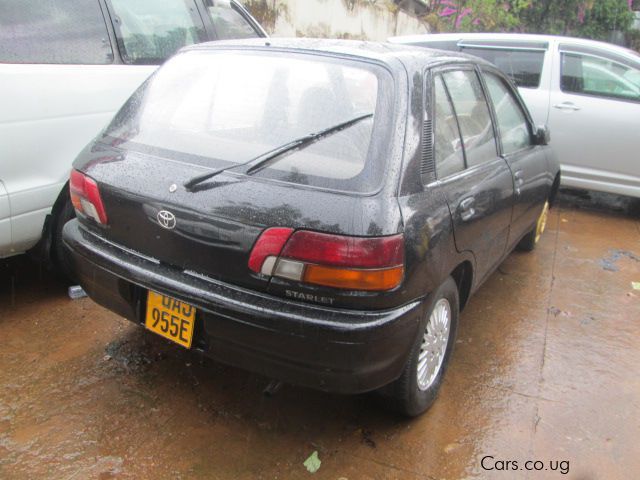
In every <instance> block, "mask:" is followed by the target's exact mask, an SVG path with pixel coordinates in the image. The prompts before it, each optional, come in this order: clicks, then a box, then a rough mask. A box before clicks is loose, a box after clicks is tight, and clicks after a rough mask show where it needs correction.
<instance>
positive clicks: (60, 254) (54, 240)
mask: <svg viewBox="0 0 640 480" xmlns="http://www.w3.org/2000/svg"><path fill="white" fill-rule="evenodd" d="M75 217H76V213H75V210H74V209H73V205H72V204H71V199H70V198H65V200H64V202H63V204H62V207H61V208H60V210H59V211H58V215H56V217H55V218H54V219H53V229H52V233H51V260H52V262H53V266H54V267H55V269H56V271H57V272H58V273H59V274H60V275H61V276H62V277H63V278H64V279H65V280H67V281H69V282H71V283H75V276H74V273H73V270H72V269H71V267H70V265H69V262H68V261H67V260H66V254H65V251H64V246H63V244H62V228H63V227H64V226H65V224H66V223H67V222H68V221H69V220H72V219H74V218H75Z"/></svg>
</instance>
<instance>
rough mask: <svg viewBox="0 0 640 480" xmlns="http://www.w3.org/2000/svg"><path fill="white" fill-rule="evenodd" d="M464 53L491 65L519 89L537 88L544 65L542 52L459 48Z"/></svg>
mask: <svg viewBox="0 0 640 480" xmlns="http://www.w3.org/2000/svg"><path fill="white" fill-rule="evenodd" d="M461 49H462V51H463V52H464V53H468V54H469V55H475V56H476V57H480V58H483V59H484V60H486V61H488V62H491V63H493V64H494V65H495V66H496V67H498V68H499V69H500V70H502V71H503V72H504V73H505V74H507V75H508V76H509V77H510V78H511V80H513V82H514V83H515V84H516V85H517V86H518V87H521V88H538V87H539V86H540V77H541V75H542V66H543V64H544V53H545V52H544V51H534V50H531V51H529V50H509V49H504V50H503V49H497V48H478V47H465V46H463V47H461Z"/></svg>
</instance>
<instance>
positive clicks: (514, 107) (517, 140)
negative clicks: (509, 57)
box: [485, 74, 531, 155]
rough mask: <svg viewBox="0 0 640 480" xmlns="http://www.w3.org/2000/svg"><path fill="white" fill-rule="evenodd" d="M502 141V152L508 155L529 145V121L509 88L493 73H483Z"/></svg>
mask: <svg viewBox="0 0 640 480" xmlns="http://www.w3.org/2000/svg"><path fill="white" fill-rule="evenodd" d="M485 80H486V82H487V87H488V89H489V95H490V97H491V101H492V102H493V107H494V109H495V112H496V120H497V122H498V131H499V132H500V140H501V141H502V150H503V153H504V154H506V155H509V154H511V153H514V152H517V151H519V150H522V149H524V148H527V147H529V146H530V145H531V134H530V131H529V122H528V121H527V117H526V115H525V114H524V112H523V111H522V108H521V107H520V104H519V103H518V101H517V100H516V98H515V97H514V96H513V94H512V92H511V91H510V88H509V87H507V85H505V83H504V82H503V81H502V80H500V79H499V78H498V77H496V76H495V75H491V74H485Z"/></svg>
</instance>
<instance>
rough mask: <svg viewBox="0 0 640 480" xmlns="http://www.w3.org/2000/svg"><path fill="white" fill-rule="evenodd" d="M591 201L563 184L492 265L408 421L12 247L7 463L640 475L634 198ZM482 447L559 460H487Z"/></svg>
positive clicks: (229, 470) (53, 470)
mask: <svg viewBox="0 0 640 480" xmlns="http://www.w3.org/2000/svg"><path fill="white" fill-rule="evenodd" d="M593 197H596V196H595V195H593ZM598 198H599V202H598V203H596V202H595V201H593V200H589V199H588V198H585V197H584V195H582V194H580V195H576V194H573V193H571V194H564V195H561V196H560V198H559V202H558V205H557V207H556V208H555V209H553V210H552V211H551V214H550V219H549V228H548V230H547V232H546V233H545V235H544V236H543V237H542V240H541V243H540V245H539V248H538V249H537V250H536V251H535V252H533V253H532V254H523V253H513V254H511V255H510V256H509V257H508V258H507V259H506V260H505V261H504V262H503V263H502V264H501V265H500V267H499V269H498V270H497V271H496V272H495V273H493V274H492V275H491V276H490V277H489V278H488V279H487V281H486V282H485V284H484V286H483V287H481V288H480V289H479V291H478V292H477V293H476V295H475V296H474V297H473V298H472V299H471V301H470V304H469V305H468V308H467V309H466V310H465V311H464V312H463V314H462V318H461V324H460V329H459V336H458V343H457V345H456V353H455V361H454V362H452V364H451V366H450V368H449V370H448V375H447V377H446V378H445V381H444V385H443V389H442V391H441V395H440V399H439V401H438V402H437V403H436V404H435V405H434V406H433V407H432V408H431V410H430V411H429V412H427V413H426V414H425V415H424V416H422V417H420V418H418V419H415V420H412V421H406V420H403V419H400V418H397V417H395V416H392V415H389V414H388V413H386V412H384V411H382V410H380V409H378V408H376V407H375V406H374V404H373V403H372V402H371V401H370V399H369V398H367V397H344V396H339V395H330V394H325V393H321V392H316V391H312V390H307V389H304V388H299V387H293V386H285V387H284V388H283V389H282V390H281V391H280V392H279V393H278V394H277V395H276V396H275V397H272V398H265V397H263V395H262V390H263V389H264V388H265V386H266V385H267V384H268V382H269V380H268V379H266V378H263V377H260V376H257V375H253V374H249V373H247V372H245V371H242V370H239V369H236V368H232V367H227V366H224V365H221V364H219V363H216V362H212V361H210V360H209V359H207V358H203V357H201V356H200V355H197V354H194V353H192V352H188V351H184V350H182V349H181V348H180V347H178V346H172V345H170V344H168V343H167V342H165V341H164V340H163V339H161V338H158V337H156V336H155V335H153V334H151V333H149V332H146V331H144V330H142V329H139V328H137V327H135V326H134V325H132V324H131V323H130V322H128V321H125V320H123V319H119V318H117V316H116V315H114V314H113V313H111V312H108V311H107V310H105V309H102V308H100V307H98V306H96V305H95V304H94V303H93V302H92V301H90V300H89V299H82V300H77V301H71V300H69V299H68V297H67V295H66V287H65V286H63V285H60V284H59V283H58V282H57V280H56V279H54V278H52V277H51V276H49V275H48V274H47V273H46V272H40V271H39V270H38V267H37V266H33V265H31V264H29V263H28V262H27V260H26V259H24V258H16V259H13V260H12V261H11V262H12V263H8V264H7V262H6V261H5V262H3V263H2V264H1V266H0V305H1V307H0V312H1V313H2V315H1V316H0V337H1V338H2V339H3V347H2V349H0V391H1V392H2V394H0V477H2V478H12V479H14V478H15V479H23V478H24V479H27V478H34V477H38V478H68V477H73V478H122V479H129V478H132V479H133V478H158V479H164V478H167V479H169V478H176V477H182V478H196V479H198V478H203V479H204V478H212V477H213V478H215V477H218V478H229V477H233V478H241V479H244V478H246V479H250V478H261V477H262V478H303V477H305V476H307V475H309V473H308V472H307V470H306V469H305V467H304V466H303V462H304V461H305V459H307V458H308V457H309V455H310V454H311V453H312V452H313V451H318V455H319V458H320V460H321V461H322V464H321V466H320V469H319V470H318V472H316V474H314V475H313V477H314V478H320V479H325V478H326V479H334V480H335V479H337V478H349V479H351V478H353V479H355V478H358V479H359V478H371V479H379V478H391V479H394V478H398V479H407V478H408V479H425V478H450V479H457V478H482V479H486V478H489V479H494V478H495V479H500V478H530V479H535V478H582V479H586V478H590V479H598V478H606V479H612V480H616V479H628V478H630V477H631V478H633V477H635V476H638V474H639V473H640V461H639V459H638V456H637V438H638V425H637V418H638V416H639V415H640V410H639V405H640V384H639V383H638V380H637V375H636V366H637V365H638V363H639V362H640V348H639V347H638V342H637V341H636V339H637V338H638V335H640V329H639V328H640V327H639V325H638V322H637V319H638V318H640V292H638V291H634V290H633V288H632V286H631V282H634V281H640V277H639V274H640V263H638V261H637V260H634V259H633V258H631V257H629V256H626V255H622V256H616V255H615V253H616V252H617V251H620V252H630V253H632V254H634V255H635V256H638V255H640V249H639V247H638V245H640V222H639V221H638V218H640V217H639V216H638V214H639V213H640V210H637V209H632V208H628V207H632V206H631V205H627V204H628V201H627V200H626V199H624V198H615V197H612V196H607V195H600V196H598ZM604 199H606V200H608V201H609V203H605V200H604ZM604 260H606V262H604V264H603V261H604ZM608 265H613V266H614V267H615V269H616V270H615V271H614V270H612V269H610V268H609V269H608V268H604V267H605V266H608ZM489 455H491V456H494V457H495V459H496V460H499V459H501V460H518V461H520V462H524V461H525V460H529V459H539V460H544V461H545V462H547V461H550V460H568V461H569V462H570V472H569V474H568V475H565V476H563V475H561V474H560V473H559V472H525V471H523V472H520V471H518V472H504V471H495V470H494V471H484V470H482V468H481V465H480V462H481V460H482V458H483V457H485V456H489ZM485 464H486V462H485Z"/></svg>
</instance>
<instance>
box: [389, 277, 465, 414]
mask: <svg viewBox="0 0 640 480" xmlns="http://www.w3.org/2000/svg"><path fill="white" fill-rule="evenodd" d="M459 311H460V300H459V295H458V287H457V285H456V283H455V281H454V280H453V279H452V278H451V277H449V278H447V280H446V281H445V282H444V283H443V284H442V285H440V287H438V288H437V289H436V290H435V291H434V292H433V294H432V295H431V296H430V297H429V299H428V305H427V308H426V309H425V312H426V314H425V316H424V318H423V319H422V321H421V322H420V329H419V334H418V336H417V338H416V340H415V343H414V345H413V348H412V349H411V354H410V355H409V359H408V361H407V364H406V366H405V368H404V370H403V372H402V374H401V375H400V377H399V378H398V379H397V380H396V381H394V382H393V383H391V384H390V385H387V386H386V387H383V388H382V389H381V390H380V392H379V393H380V398H381V399H382V401H383V403H384V404H385V406H386V407H387V408H390V409H392V410H394V411H396V412H399V413H401V414H403V415H406V416H409V417H415V416H417V415H420V414H421V413H424V412H425V411H426V410H427V409H428V408H429V407H430V406H431V405H432V404H433V402H434V401H435V400H436V398H437V396H438V392H439V390H440V386H441V384H442V379H443V377H444V374H445V371H446V369H447V365H448V363H449V359H450V358H451V354H452V352H453V347H454V344H455V339H456V333H457V330H458V317H459ZM443 314H446V315H447V316H448V319H447V321H446V323H448V329H447V333H446V339H445V338H442V331H443V329H442V326H443V325H444V323H445V320H444V318H443V317H442V315H443ZM434 336H435V337H436V338H437V337H438V336H440V338H439V342H438V347H437V351H436V353H435V354H434V352H433V351H432V350H428V349H426V347H427V340H428V339H432V340H433V339H434ZM432 345H433V344H432ZM438 354H439V356H438ZM430 360H431V361H432V362H431V363H430ZM421 361H422V362H426V363H423V364H421ZM429 365H431V366H429ZM425 366H426V367H425ZM419 368H420V370H419Z"/></svg>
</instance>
